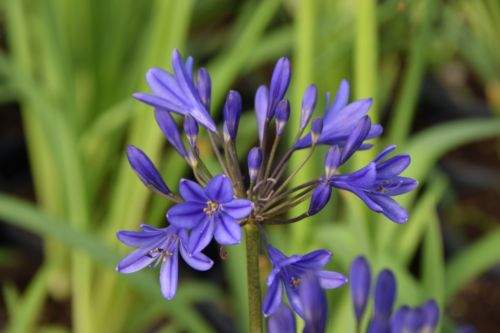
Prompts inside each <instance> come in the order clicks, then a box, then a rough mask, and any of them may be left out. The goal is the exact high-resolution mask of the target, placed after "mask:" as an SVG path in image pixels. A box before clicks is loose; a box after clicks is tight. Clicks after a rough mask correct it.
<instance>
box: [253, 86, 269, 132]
mask: <svg viewBox="0 0 500 333" xmlns="http://www.w3.org/2000/svg"><path fill="white" fill-rule="evenodd" d="M268 104H269V89H267V87H266V86H265V85H262V86H260V87H259V89H258V90H257V93H256V94H255V117H256V118H257V128H258V129H259V141H260V142H262V140H263V139H264V125H265V124H266V118H267V107H268Z"/></svg>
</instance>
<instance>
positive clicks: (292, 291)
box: [262, 244, 347, 318]
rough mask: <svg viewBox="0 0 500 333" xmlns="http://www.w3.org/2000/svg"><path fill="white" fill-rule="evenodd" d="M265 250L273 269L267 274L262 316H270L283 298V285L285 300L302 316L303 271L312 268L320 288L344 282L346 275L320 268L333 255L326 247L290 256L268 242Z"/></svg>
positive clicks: (337, 285) (335, 286)
mask: <svg viewBox="0 0 500 333" xmlns="http://www.w3.org/2000/svg"><path fill="white" fill-rule="evenodd" d="M267 253H268V254H269V258H270V260H271V263H272V265H273V270H272V272H271V273H270V274H269V276H268V277H267V286H268V289H267V293H266V296H265V297H264V301H263V303H262V312H263V313H264V316H265V317H268V316H271V315H273V314H274V313H276V311H278V308H279V306H280V304H281V302H282V300H283V286H284V287H285V290H286V294H287V296H288V301H289V302H290V305H291V306H292V308H293V310H294V311H295V312H296V313H297V314H298V315H299V316H301V317H302V318H304V311H303V308H302V302H301V300H300V297H299V293H298V292H299V290H300V288H301V283H300V282H301V281H302V280H301V279H302V276H303V275H304V274H306V273H307V272H308V271H311V272H312V273H313V274H314V275H315V276H316V278H317V279H318V282H319V284H320V286H321V288H323V289H333V288H337V287H340V286H341V285H343V284H345V283H346V282H347V278H346V277H345V276H344V275H342V274H340V273H337V272H331V271H325V270H321V269H320V268H323V267H324V266H325V265H326V264H328V262H329V261H330V258H331V257H332V253H331V252H330V251H328V250H317V251H313V252H311V253H308V254H306V255H305V256H301V255H299V254H295V255H293V256H291V257H287V256H285V255H284V254H283V253H281V252H280V251H279V250H277V249H275V248H274V247H273V246H272V245H270V244H268V245H267Z"/></svg>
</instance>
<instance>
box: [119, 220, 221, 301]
mask: <svg viewBox="0 0 500 333" xmlns="http://www.w3.org/2000/svg"><path fill="white" fill-rule="evenodd" d="M141 229H142V231H144V232H140V231H125V230H120V231H118V232H117V233H116V237H118V239H119V240H120V241H121V242H122V243H123V244H125V245H128V246H132V247H137V248H138V249H136V250H135V251H133V252H132V253H130V254H129V255H127V256H126V257H125V258H123V259H122V261H120V263H119V264H118V267H116V270H117V271H118V272H120V273H123V274H128V273H134V272H137V271H139V270H141V269H143V268H145V267H146V266H149V265H151V266H150V267H151V268H156V266H158V264H159V263H160V262H161V269H160V285H161V292H162V294H163V297H165V298H167V299H172V298H173V297H174V296H175V292H176V290H177V277H178V252H179V249H180V252H181V256H182V258H184V261H185V262H186V263H187V264H188V265H189V266H191V267H193V268H194V269H196V270H199V271H206V270H208V269H210V268H211V267H212V265H213V264H214V262H213V261H212V260H210V258H208V257H207V256H206V255H204V254H203V253H198V254H196V255H193V256H190V255H188V251H187V248H186V245H187V242H188V233H187V231H186V230H184V229H180V228H178V227H176V226H173V225H171V226H169V227H167V228H164V229H157V228H154V227H151V226H149V225H147V224H141ZM155 261H156V263H155V264H154V265H152V264H153V263H154V262H155Z"/></svg>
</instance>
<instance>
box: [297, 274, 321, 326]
mask: <svg viewBox="0 0 500 333" xmlns="http://www.w3.org/2000/svg"><path fill="white" fill-rule="evenodd" d="M299 298H300V302H301V304H302V310H303V312H304V321H305V322H306V325H305V327H304V333H324V332H325V327H326V320H327V319H328V302H327V300H326V295H325V292H324V291H323V289H321V285H320V283H319V281H318V278H317V277H316V276H315V275H314V274H313V273H312V272H311V271H308V272H307V273H306V274H304V275H303V276H302V286H301V288H300V289H299Z"/></svg>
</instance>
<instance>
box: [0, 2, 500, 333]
mask: <svg viewBox="0 0 500 333" xmlns="http://www.w3.org/2000/svg"><path fill="white" fill-rule="evenodd" d="M0 10H1V11H0V13H1V14H0V19H1V21H0V45H1V52H0V102H1V106H0V161H1V162H0V191H1V194H0V220H1V221H2V222H1V223H0V281H1V290H0V293H1V297H0V330H2V329H3V330H4V331H5V332H20V333H24V332H40V333H42V332H43V333H63V332H79V333H94V332H131V333H132V332H162V333H166V332H247V331H248V319H247V316H248V315H247V299H246V297H247V295H246V264H245V256H244V248H245V247H244V244H240V245H237V246H231V247H226V249H228V253H229V258H228V259H227V260H225V261H223V260H221V259H220V257H219V248H218V247H217V245H216V244H215V243H213V244H211V245H210V246H209V247H208V248H207V250H205V253H206V254H207V255H208V256H209V257H210V258H212V259H213V260H214V261H215V264H214V267H213V268H212V269H211V270H209V271H207V272H197V271H194V270H193V269H190V268H189V267H188V266H187V265H185V264H184V263H183V262H182V261H181V260H180V261H179V262H180V272H179V275H180V277H179V281H180V283H179V288H178V292H177V295H176V297H175V298H174V299H173V300H164V299H163V298H162V296H161V292H160V288H159V283H158V271H150V270H148V271H141V272H138V273H134V274H131V275H121V274H118V273H116V272H115V267H116V265H117V264H118V262H119V261H120V259H121V258H122V257H123V256H124V255H125V254H127V253H128V252H130V250H131V249H130V248H127V247H126V246H125V245H123V244H121V243H120V242H119V241H118V240H117V239H116V236H115V233H116V231H117V230H121V229H125V230H138V227H139V224H140V223H148V224H150V225H154V226H158V227H164V226H166V225H167V221H166V219H165V213H166V211H167V209H168V208H169V207H170V206H169V205H170V204H169V202H167V201H165V200H164V199H163V198H161V197H155V196H153V195H150V192H149V191H147V189H146V188H145V187H144V186H143V184H142V183H141V182H140V180H139V179H138V178H137V177H136V176H135V174H134V173H133V171H132V169H131V168H130V167H129V165H128V162H127V160H126V156H125V147H126V145H127V144H133V145H135V146H137V147H139V148H141V149H142V150H143V151H144V152H145V153H146V154H148V155H149V156H150V158H151V159H152V160H153V162H154V163H155V164H156V165H157V166H158V167H159V170H160V172H161V173H162V175H163V176H164V178H165V181H166V183H167V185H168V186H169V187H170V188H171V189H172V190H177V184H178V182H179V180H180V178H181V177H187V178H189V177H192V174H191V172H190V170H189V168H188V166H187V165H186V163H185V162H184V161H183V160H182V159H181V158H180V157H179V156H177V154H176V153H175V151H174V150H173V149H172V147H170V146H169V145H168V144H167V142H166V140H165V138H164V137H163V135H162V133H161V131H160V130H159V128H158V127H157V125H156V123H155V120H154V117H153V109H152V108H151V107H149V106H146V105H143V104H141V103H140V102H138V101H136V100H134V99H133V98H132V97H131V94H132V93H134V92H149V89H148V87H147V85H146V81H145V73H146V71H147V70H148V69H149V68H151V67H154V66H157V67H162V68H165V69H166V70H168V71H171V65H170V56H171V54H172V50H173V49H174V48H177V49H179V50H180V51H181V54H182V55H183V57H184V58H186V57H187V56H188V55H191V56H193V58H194V64H195V65H194V67H195V70H196V69H197V68H198V67H205V68H207V70H208V71H209V73H210V75H211V78H212V111H211V114H212V116H213V117H214V119H216V120H217V122H218V124H219V126H220V120H221V110H222V105H223V103H224V100H225V96H226V94H227V92H228V90H229V89H233V90H237V91H239V92H240V93H241V95H242V98H243V107H244V113H243V115H242V122H241V124H242V126H241V128H240V130H239V134H238V138H237V144H238V150H239V152H240V154H239V155H240V157H241V165H242V168H243V169H244V170H245V169H246V166H245V164H246V154H247V152H248V151H249V150H250V148H251V147H253V146H256V145H258V138H257V128H256V121H255V118H254V112H253V101H254V94H255V92H256V90H257V88H258V87H259V85H261V84H266V85H269V83H270V78H271V74H272V70H273V67H274V64H275V63H276V61H277V60H278V59H279V58H280V57H282V56H287V57H289V58H290V60H291V62H292V80H291V86H290V89H289V91H288V94H287V98H288V99H289V100H290V102H291V105H292V115H291V117H290V119H291V120H290V122H289V124H288V130H285V132H286V133H287V134H288V135H289V137H290V138H289V142H291V141H292V140H293V138H294V136H295V128H297V127H298V123H299V112H300V105H301V100H302V94H303V92H304V91H305V88H306V87H307V86H308V85H309V84H311V83H315V84H316V85H317V86H318V91H319V96H318V104H317V108H316V112H315V114H316V115H322V114H323V110H324V106H325V98H324V96H325V93H326V92H331V93H332V94H335V93H336V91H337V89H338V87H339V84H340V81H341V80H342V79H347V80H349V82H350V84H351V97H350V100H351V101H352V100H355V99H359V98H366V97H373V98H374V104H373V107H372V109H371V110H370V112H369V115H370V116H371V117H372V119H373V122H376V123H381V124H382V125H383V126H384V134H383V135H382V137H381V138H379V139H377V140H376V141H375V147H374V148H372V149H371V150H369V151H366V152H360V153H357V154H356V155H355V158H354V160H353V161H352V162H351V163H349V165H346V166H344V168H343V170H342V172H351V171H353V170H357V169H359V168H360V167H362V166H364V165H366V163H367V162H368V161H370V160H371V159H372V158H373V157H374V156H376V154H378V152H380V151H381V150H382V149H383V148H384V147H385V146H387V145H389V144H393V143H394V144H397V150H396V152H397V153H409V154H411V156H412V164H411V165H410V167H409V168H408V170H407V171H406V172H405V173H404V175H405V176H408V177H412V178H415V179H417V180H418V181H419V182H420V185H419V187H418V188H417V189H416V190H415V191H413V192H412V193H409V194H406V195H404V196H402V197H400V198H399V199H398V201H399V202H400V203H401V204H402V205H403V206H404V207H405V208H406V209H407V210H408V211H409V213H410V219H409V220H408V222H407V223H406V224H405V225H396V224H394V223H392V222H391V221H389V220H388V219H386V218H385V217H383V216H380V214H376V213H373V212H371V211H369V210H368V209H367V208H365V207H364V206H363V204H362V202H361V201H360V200H359V199H358V198H357V197H354V196H352V195H350V194H349V193H344V192H342V193H340V192H334V193H333V199H332V201H331V202H330V204H329V205H328V206H327V207H326V208H325V209H324V210H323V211H322V212H321V213H320V214H318V215H316V216H314V217H312V218H309V219H308V220H307V221H304V222H301V223H297V224H295V225H291V226H288V227H284V226H283V227H281V226H275V227H268V228H267V230H268V233H269V236H270V238H271V242H272V243H273V244H274V245H275V246H276V247H277V248H279V249H281V250H282V251H283V252H284V253H285V254H286V255H292V254H295V253H302V254H303V253H306V252H308V251H311V250H315V249H318V248H326V249H329V250H331V251H332V252H333V254H334V257H333V259H332V262H331V263H330V264H329V266H328V269H331V270H336V271H338V272H341V273H343V274H344V275H348V271H349V265H350V263H351V261H352V260H353V259H354V258H355V257H356V256H357V255H359V254H364V255H366V256H367V257H368V258H369V261H370V263H371V264H372V268H373V274H376V273H378V271H380V270H381V269H383V268H386V267H388V268H390V269H391V270H393V271H394V273H395V274H396V277H397V280H398V296H397V304H398V305H402V304H408V305H410V306H417V305H420V304H422V303H423V302H424V301H425V300H426V299H428V298H431V297H432V298H435V299H436V300H437V301H438V303H439V304H440V306H441V309H442V311H443V313H444V315H443V316H442V317H441V321H440V327H439V331H440V332H453V330H454V328H455V327H456V326H457V325H460V324H464V323H469V324H472V325H474V326H475V327H476V328H477V329H478V332H481V333H488V332H498V327H500V317H499V316H498V308H500V267H499V266H498V262H499V261H500V229H499V226H500V146H499V136H500V118H499V116H500V34H499V31H500V2H499V1H497V0H474V1H472V0H454V1H444V0H442V1H437V0H404V1H397V0H379V1H376V0H357V1H340V0H336V1H335V0H265V1H257V0H246V1H230V0H202V1H195V0H184V1H175V0H150V1H137V0H105V1H104V0H87V1H66V0H4V1H1V2H0ZM176 120H178V121H179V123H180V121H181V118H180V117H176ZM202 133H203V134H202V135H201V137H200V139H199V148H200V153H201V157H202V159H204V160H205V161H206V162H207V163H206V164H207V165H208V166H209V168H215V164H216V159H215V158H214V154H213V151H212V150H211V147H210V144H209V141H208V139H207V136H206V132H205V131H202ZM287 149H288V146H287V145H286V143H285V144H282V145H281V146H280V148H279V154H281V155H282V154H284V153H285V152H286V151H287ZM326 149H327V147H321V149H318V150H317V151H316V152H315V153H314V155H313V158H314V162H312V163H308V165H307V166H306V167H304V168H303V169H302V170H301V172H300V173H299V174H298V176H297V177H296V178H297V179H296V180H295V184H299V183H303V182H305V181H308V180H310V179H312V178H313V177H317V176H318V175H320V174H322V170H321V169H322V164H323V159H324V156H325V153H326ZM300 160H301V155H300V154H297V156H295V157H294V161H295V162H297V161H300ZM294 164H296V163H290V165H294ZM307 206H308V203H305V206H300V207H298V208H296V210H295V211H293V212H291V216H296V215H298V214H297V213H302V212H303V211H304V210H305V209H306V208H307ZM270 269H271V267H270V263H269V261H268V259H267V256H266V255H265V253H264V251H263V252H262V256H261V275H262V276H261V279H262V281H265V278H266V277H267V274H268V273H269V271H270ZM262 286H263V292H265V290H266V288H265V283H262ZM327 294H328V297H329V305H330V318H329V322H328V329H327V331H328V332H335V333H338V332H354V316H353V311H352V304H351V303H350V299H349V290H348V287H347V286H344V287H341V288H339V289H336V290H332V291H329V292H328V293H327ZM370 311H371V310H370ZM366 319H367V320H368V318H366ZM365 325H366V322H365Z"/></svg>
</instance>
